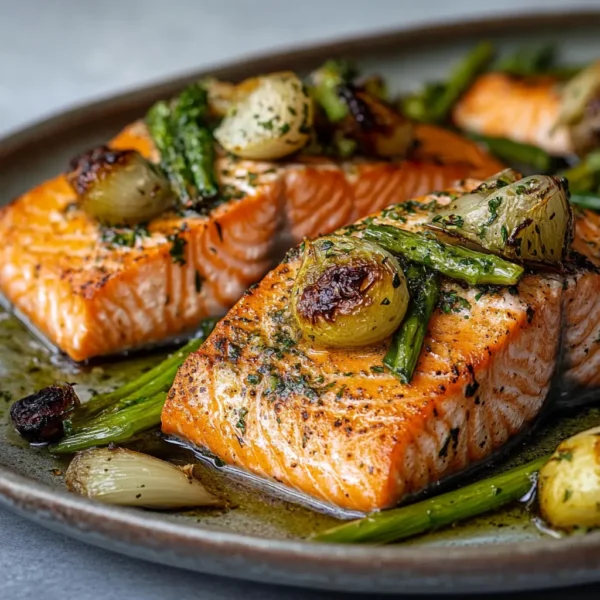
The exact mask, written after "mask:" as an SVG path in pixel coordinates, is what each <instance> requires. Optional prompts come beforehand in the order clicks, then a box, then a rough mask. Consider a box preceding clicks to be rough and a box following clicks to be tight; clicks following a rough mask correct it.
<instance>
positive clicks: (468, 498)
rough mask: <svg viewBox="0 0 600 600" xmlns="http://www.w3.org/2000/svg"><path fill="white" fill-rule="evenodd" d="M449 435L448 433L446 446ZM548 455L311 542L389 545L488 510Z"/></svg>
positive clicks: (511, 498) (519, 493)
mask: <svg viewBox="0 0 600 600" xmlns="http://www.w3.org/2000/svg"><path fill="white" fill-rule="evenodd" d="M451 442H452V437H451V436H450V435H449V436H448V445H450V443H451ZM548 458H549V457H548V456H545V457H543V458H539V459H537V460H534V461H531V462H529V463H527V464H525V465H522V466H520V467H516V468H514V469H511V470H510V471H506V472H505V473H501V474H500V475H493V476H492V477H489V478H488V479H484V480H483V481H478V482H476V483H472V484H470V485H467V486H463V487H461V488H459V489H457V490H454V491H451V492H448V493H446V494H440V495H439V496H435V497H434V498H430V499H427V500H423V501H422V502H416V503H415V504H411V505H409V506H403V507H401V508H395V509H392V510H384V511H382V512H378V513H373V514H370V515H367V516H366V517H364V518H363V519H359V520H357V521H351V522H350V523H344V524H342V525H338V526H337V527H334V528H332V529H329V530H326V531H323V532H321V533H318V534H316V535H314V536H313V537H312V540H313V541H317V542H330V543H335V544H389V543H390V542H394V541H397V540H401V539H406V538H409V537H413V536H415V535H419V534H421V533H425V532H426V531H433V530H435V529H439V528H441V527H445V526H448V525H452V524H454V523H457V522H459V521H463V520H465V519H470V518H472V517H475V516H477V515H481V514H485V513H487V512H492V511H494V510H496V509H498V508H500V507H501V506H504V505H506V504H509V503H511V502H516V501H517V500H520V499H521V498H523V496H525V494H527V493H528V492H529V491H530V490H531V489H532V486H533V485H534V477H535V474H536V472H537V471H539V469H540V468H541V467H543V466H544V465H545V464H546V463H547V461H548Z"/></svg>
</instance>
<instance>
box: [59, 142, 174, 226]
mask: <svg viewBox="0 0 600 600" xmlns="http://www.w3.org/2000/svg"><path fill="white" fill-rule="evenodd" d="M70 167H71V171H70V172H69V173H68V174H67V180H68V181H69V183H70V184H71V187H72V188H73V189H74V190H75V192H77V195H78V196H79V201H80V204H81V207H82V208H83V210H84V211H85V212H86V213H87V214H89V215H90V216H91V217H94V218H96V219H98V220H99V221H100V222H101V223H102V224H104V225H109V226H114V225H124V226H132V225H138V224H140V223H145V222H147V221H150V220H151V219H153V218H155V217H158V216H159V215H160V214H162V213H163V212H164V211H166V210H167V209H168V208H170V207H171V206H172V205H173V200H174V196H173V192H172V190H171V186H170V185H169V182H168V180H167V178H166V177H165V175H164V173H163V172H162V171H161V169H160V168H159V167H158V166H157V165H153V164H152V163H150V162H149V161H147V160H146V159H145V158H144V157H143V156H142V155H141V154H139V152H136V151H135V150H111V149H110V148H108V147H107V146H99V147H98V148H95V149H93V150H90V151H89V152H86V153H84V154H82V155H80V156H78V157H77V158H75V159H73V161H71V165H70Z"/></svg>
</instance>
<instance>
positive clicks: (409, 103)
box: [400, 83, 444, 123]
mask: <svg viewBox="0 0 600 600" xmlns="http://www.w3.org/2000/svg"><path fill="white" fill-rule="evenodd" d="M443 93H444V84H442V83H427V84H425V85H424V86H423V89H422V90H421V91H420V92H418V93H416V94H412V95H410V96H406V97H405V98H403V99H402V101H401V106H400V110H401V112H402V114H404V115H405V116H406V117H408V118H409V119H413V120H414V121H421V122H424V123H427V122H428V121H430V120H431V119H432V117H431V115H430V110H431V106H432V105H433V104H434V103H435V102H437V101H438V98H439V97H440V96H441V95H442V94H443Z"/></svg>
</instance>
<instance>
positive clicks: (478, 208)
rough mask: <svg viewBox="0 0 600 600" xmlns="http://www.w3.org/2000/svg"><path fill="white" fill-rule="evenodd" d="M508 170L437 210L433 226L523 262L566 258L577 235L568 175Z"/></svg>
mask: <svg viewBox="0 0 600 600" xmlns="http://www.w3.org/2000/svg"><path fill="white" fill-rule="evenodd" d="M514 179H515V176H514V172H512V171H510V170H508V171H503V172H502V173H500V174H499V175H498V176H496V177H495V178H494V179H490V180H488V181H486V182H484V183H483V184H482V185H481V186H479V187H478V188H476V189H475V190H474V191H473V192H472V193H470V194H466V195H464V196H461V197H460V198H458V199H456V200H454V201H453V202H451V203H450V204H448V205H447V206H446V207H444V208H442V209H440V210H438V211H437V213H436V214H435V215H434V216H433V218H432V220H431V222H430V223H428V225H427V226H428V227H429V228H430V229H432V230H433V231H435V232H436V233H437V234H441V235H442V236H443V237H444V238H445V240H446V241H449V242H452V240H454V241H455V242H458V243H466V244H467V245H469V246H472V247H475V248H478V247H479V248H483V249H485V250H487V251H489V252H493V253H495V254H498V255H501V256H504V257H505V258H508V259H509V260H515V261H520V262H530V263H540V264H552V263H558V262H561V261H562V260H564V258H565V255H566V253H567V251H568V248H569V245H570V244H571V241H572V240H573V213H572V210H571V206H570V204H569V199H568V198H569V193H568V189H567V183H566V180H564V179H561V178H556V177H550V176H546V175H532V176H530V177H525V178H523V179H518V180H517V181H514Z"/></svg>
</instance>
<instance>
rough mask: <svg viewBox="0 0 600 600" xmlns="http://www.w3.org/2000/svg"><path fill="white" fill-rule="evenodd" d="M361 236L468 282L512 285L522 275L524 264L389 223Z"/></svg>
mask: <svg viewBox="0 0 600 600" xmlns="http://www.w3.org/2000/svg"><path fill="white" fill-rule="evenodd" d="M364 237H365V239H367V240H370V241H372V242H375V243H376V244H379V245H380V246H382V247H383V248H385V249H386V250H388V251H389V252H392V253H394V254H399V255H401V256H404V257H405V258H406V259H407V260H409V261H411V262H414V263H417V264H421V265H425V266H426V267H429V268H431V269H434V270H436V271H439V272H440V273H442V274H443V275H446V276H447V277H450V278H452V279H458V280H460V281H465V282H466V283H468V284H470V285H481V284H485V283H489V284H496V285H514V284H516V283H517V282H518V281H519V279H520V278H521V275H523V267H521V266H519V265H516V264H514V263H511V262H508V261H506V260H504V259H502V258H500V257H498V256H494V255H493V254H483V253H482V252H476V251H475V250H468V249H467V248H462V247H460V246H452V245H450V244H444V243H443V242H441V241H439V240H437V239H435V238H433V237H428V236H425V235H423V234H419V233H412V232H409V231H404V230H402V229H398V228H396V227H390V226H389V225H369V226H368V227H367V228H366V229H365V231H364Z"/></svg>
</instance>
